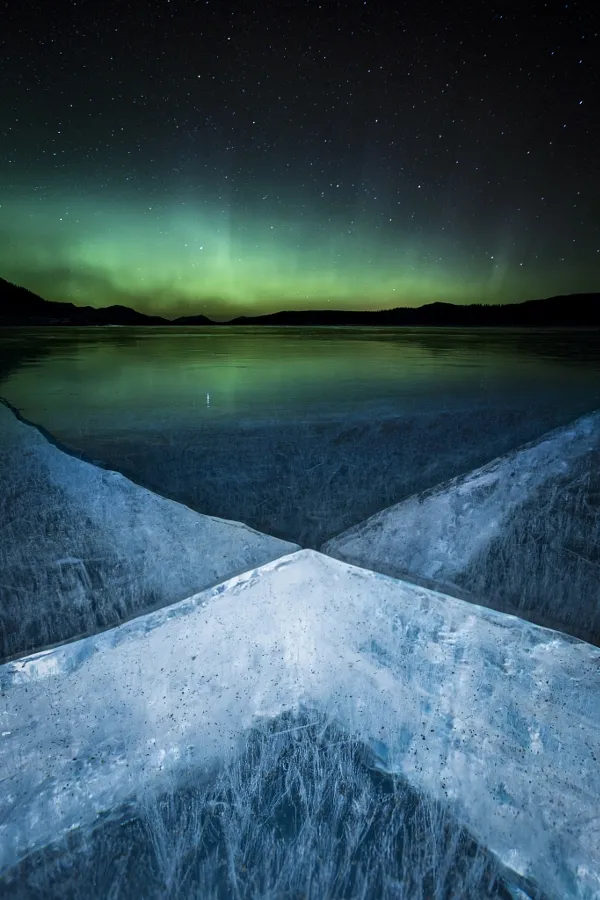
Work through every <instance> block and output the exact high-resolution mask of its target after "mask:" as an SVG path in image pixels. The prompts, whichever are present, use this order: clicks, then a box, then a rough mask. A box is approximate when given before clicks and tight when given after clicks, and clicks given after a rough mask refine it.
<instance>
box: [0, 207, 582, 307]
mask: <svg viewBox="0 0 600 900" xmlns="http://www.w3.org/2000/svg"><path fill="white" fill-rule="evenodd" d="M0 237H1V238H3V239H2V240H1V241H0V248H1V249H0V273H1V274H2V276H3V277H5V278H8V279H10V280H12V281H15V282H16V283H19V284H23V285H25V286H26V287H29V288H30V289H31V290H34V291H36V292H38V293H39V294H41V295H42V296H44V297H46V298H47V299H50V300H70V301H73V302H75V303H77V304H80V305H85V304H90V305H93V306H106V305H110V304H113V303H123V304H125V305H128V306H132V307H134V308H137V309H140V310H142V311H144V312H153V313H158V314H161V315H165V316H168V317H175V316H177V315H186V314H187V315H189V314H193V313H204V314H206V315H209V316H214V317H215V318H227V317H231V316H235V315H242V314H250V315H252V314H257V313H261V312H271V311H275V310H278V309H285V308H288V309H289V308H296V309H297V308H319V307H325V306H330V307H332V308H333V307H339V308H349V309H352V308H357V309H367V308H371V309H377V308H389V307H392V306H419V305H421V304H423V303H428V302H433V301H436V300H444V301H449V302H455V303H456V302H458V303H473V302H485V303H490V302H514V301H519V300H524V299H529V298H531V297H534V296H540V295H544V294H552V293H557V292H559V291H560V290H563V289H564V290H567V291H572V290H573V289H580V288H581V287H582V285H583V282H584V281H585V278H586V277H587V276H586V273H582V272H579V274H578V280H579V284H576V285H574V284H573V279H572V277H571V279H570V280H569V279H567V276H566V273H565V272H564V271H563V272H562V274H561V275H560V276H559V275H557V273H556V272H554V271H552V270H551V269H549V268H547V267H546V269H545V271H544V272H542V273H541V274H540V272H539V271H536V270H535V268H533V266H527V265H523V263H522V262H518V256H516V255H515V253H516V251H515V250H514V248H513V249H512V250H510V251H509V250H508V249H507V245H506V242H504V244H503V245H502V246H499V247H498V248H495V247H492V248H488V249H487V250H486V252H485V253H483V252H481V253H479V254H475V253H474V252H472V250H467V248H466V244H461V243H460V242H459V241H457V240H456V236H454V239H451V238H450V237H448V236H446V235H444V233H443V232H438V233H436V234H429V235H426V234H423V233H420V234H417V233H416V232H415V229H414V227H413V226H412V225H411V220H410V218H408V219H407V221H406V222H404V223H402V222H400V224H399V225H398V223H396V222H394V223H392V221H391V219H390V220H389V221H379V220H377V221H375V220H369V219H367V218H365V217H363V218H362V219H361V217H360V216H358V217H357V218H356V219H353V218H351V217H348V218H347V219H345V218H343V217H340V218H338V219H337V220H332V219H327V220H323V219H322V218H320V217H319V216H318V215H317V213H316V212H314V213H311V212H310V211H309V210H307V209H305V208H304V207H303V205H299V206H298V207H297V209H296V215H294V211H293V209H291V208H287V211H286V212H285V213H283V212H281V211H279V212H278V211H277V210H275V211H272V212H271V213H269V210H268V208H267V207H266V206H265V212H264V214H263V215H262V216H259V215H258V214H257V213H256V211H253V212H250V211H244V210H243V209H240V210H238V211H234V210H232V209H231V208H230V207H227V208H226V209H219V208H218V207H216V206H209V205H208V204H201V203H196V204H195V205H192V204H182V203H179V204H178V205H172V204H171V205H165V204H163V205H160V204H156V205H155V204H153V203H152V202H151V201H148V202H145V203H142V202H141V201H140V200H139V199H135V198H134V199H129V200H125V199H122V200H120V201H119V202H118V203H117V202H109V201H100V200H98V199H96V198H94V197H87V198H77V199H74V198H71V199H69V198H68V197H65V196H58V195H54V196H48V195H47V196H39V197H38V198H36V199H31V198H29V199H23V198H22V197H21V198H19V197H12V198H9V199H8V200H5V201H4V202H3V203H2V206H1V207H0ZM490 250H491V251H492V252H489V251H490ZM570 275H571V276H572V273H570Z"/></svg>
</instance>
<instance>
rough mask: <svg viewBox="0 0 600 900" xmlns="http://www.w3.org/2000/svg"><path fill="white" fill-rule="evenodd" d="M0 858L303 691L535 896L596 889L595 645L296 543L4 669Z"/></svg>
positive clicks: (235, 735)
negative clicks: (447, 808)
mask: <svg viewBox="0 0 600 900" xmlns="http://www.w3.org/2000/svg"><path fill="white" fill-rule="evenodd" d="M0 688H1V691H2V697H1V704H2V706H1V709H2V713H1V718H0V734H1V735H2V738H1V741H0V771H1V772H2V773H3V778H4V780H3V783H2V792H1V793H0V822H1V825H0V869H5V868H6V867H9V866H11V865H12V864H13V863H14V862H15V861H17V860H18V859H20V858H22V857H24V855H25V854H27V853H28V852H29V851H30V850H32V849H33V848H35V847H40V846H44V845H45V844H47V843H48V842H50V841H51V840H52V839H54V838H55V837H57V836H58V835H60V834H63V833H65V832H66V831H67V830H68V829H70V828H73V827H76V826H77V825H81V826H88V825H91V824H92V823H93V822H94V821H96V820H97V818H98V816H100V815H102V814H103V813H106V812H107V811H109V810H111V809H114V808H115V807H116V806H117V805H118V804H120V803H121V802H123V801H124V800H126V798H128V797H131V796H132V795H133V794H134V793H135V792H136V791H137V790H141V789H142V788H143V787H144V786H147V785H148V784H154V785H156V784H158V783H159V782H160V779H161V778H163V777H164V778H167V777H173V776H176V773H177V771H178V770H180V769H181V768H182V767H184V768H186V769H188V770H189V767H190V765H192V766H193V765H197V766H198V767H199V768H205V767H206V766H208V765H209V764H210V762H211V761H214V760H223V759H225V758H227V757H228V756H229V755H230V754H231V753H232V752H235V750H236V748H237V747H238V745H239V744H238V742H239V739H240V738H241V736H242V734H243V733H244V731H245V729H247V728H249V727H250V726H251V725H253V724H254V723H255V722H256V720H257V718H272V717H275V716H277V715H278V714H280V713H282V712H283V711H285V710H293V709H298V708H300V707H301V706H303V707H305V708H311V709H315V710H317V711H318V712H319V713H322V714H324V715H328V716H331V717H332V718H334V719H335V721H336V722H337V723H338V724H339V726H340V727H342V728H343V729H345V730H346V731H347V732H350V733H351V734H353V735H354V736H356V737H357V738H358V739H360V740H364V741H366V742H368V743H369V744H370V746H371V747H372V749H373V751H374V752H375V754H376V755H377V757H378V759H379V761H380V765H381V767H382V768H384V769H386V770H390V771H397V772H400V773H402V774H403V775H404V776H405V777H406V778H407V779H408V781H409V782H410V783H411V784H413V785H414V786H415V787H416V788H417V789H419V790H421V791H423V792H424V793H425V794H426V795H427V796H430V797H432V798H438V799H442V800H447V801H448V802H449V803H450V805H451V807H452V809H453V811H454V812H455V813H456V815H457V817H458V818H459V820H460V821H463V822H464V823H465V824H466V825H467V826H468V827H469V828H470V829H471V830H472V832H473V834H474V836H475V837H476V838H477V839H478V840H479V841H480V842H481V843H482V844H484V845H485V846H487V847H489V848H490V849H491V850H492V851H493V852H494V853H496V854H497V855H498V856H499V858H500V859H501V861H502V862H503V863H504V864H506V865H508V866H509V867H510V868H512V869H513V870H515V871H516V872H518V873H520V874H521V875H524V876H527V877H531V878H533V879H534V880H535V881H536V882H538V883H539V884H540V886H541V887H542V888H543V889H544V890H545V891H546V892H547V893H548V894H549V895H550V896H555V897H557V898H558V897H560V898H561V900H568V898H592V897H600V820H599V818H598V809H600V765H599V760H600V650H598V649H597V648H595V647H592V646H591V645H588V644H585V643H583V642H580V641H576V640H574V639H572V638H568V637H565V636H563V635H561V634H559V633H557V632H553V631H549V630H547V629H543V628H539V627H537V626H535V625H532V624H530V623H528V622H525V621H523V620H520V619H517V618H515V617H511V616H506V615H503V614H501V613H497V612H494V611H493V610H489V609H484V608H482V607H479V606H476V605H474V604H470V603H465V602H463V601H461V600H458V599H456V598H452V597H448V596H444V595H441V594H438V593H435V592H433V591H429V590H427V589H425V588H421V587H418V586H415V585H411V584H407V583H404V582H401V581H397V580H395V579H392V578H388V577H386V576H383V575H380V574H377V573H374V572H370V571H366V570H363V569H358V568H356V567H353V566H350V565H347V564H345V563H342V562H339V561H337V560H333V559H330V558H327V557H324V556H322V555H321V554H318V553H316V552H314V551H308V550H304V551H300V552H298V553H294V554H291V555H289V556H287V557H284V558H283V559H280V560H277V561H275V562H271V563H269V564H267V565H265V566H263V567H260V568H258V569H256V570H254V571H252V572H249V573H246V574H244V575H239V576H236V577H235V578H233V579H231V580H229V581H228V582H226V583H225V584H223V585H219V586H217V587H215V588H211V589H209V590H207V591H204V592H203V593H200V594H198V595H196V596H194V597H192V598H189V599H187V600H185V601H183V602H181V603H178V604H174V605H172V606H170V607H166V608H163V609H161V610H158V611H156V612H153V613H150V614H148V615H146V616H143V617H139V618H138V619H135V620H132V621H130V622H128V623H126V624H124V625H121V626H120V627H118V628H115V629H112V630H111V631H108V632H105V633H103V634H100V635H95V636H93V637H89V638H86V639H84V640H80V641H76V642H73V643H71V644H68V645H64V646H62V647H59V648H56V649H54V650H52V651H47V652H45V653H40V654H37V655H34V656H30V657H28V658H25V659H22V660H19V661H15V662H12V663H8V664H6V665H4V666H3V667H0Z"/></svg>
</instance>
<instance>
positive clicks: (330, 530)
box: [0, 326, 600, 547]
mask: <svg viewBox="0 0 600 900" xmlns="http://www.w3.org/2000/svg"><path fill="white" fill-rule="evenodd" d="M0 375H1V376H2V380H1V381H0V395H2V396H4V397H5V398H6V399H7V400H9V402H10V403H12V404H13V405H14V406H16V407H17V408H18V409H19V410H20V411H21V412H22V414H23V415H24V416H25V417H26V418H28V419H30V420H31V421H33V422H35V423H37V424H40V425H42V426H44V427H45V428H46V429H47V430H48V431H49V432H51V434H53V435H54V436H55V437H56V438H57V439H58V440H59V441H61V442H62V443H64V444H66V445H67V446H69V447H71V448H73V449H75V450H78V451H80V452H83V453H84V454H86V455H87V456H88V457H90V458H91V459H93V460H95V461H97V462H99V463H101V464H103V465H106V466H109V467H111V468H114V469H116V470H118V471H121V472H123V473H124V474H125V475H127V476H128V477H130V478H132V479H133V480H135V481H137V482H139V483H141V484H143V485H145V486H148V487H150V488H152V489H154V490H157V491H158V492H160V493H162V494H163V495H165V496H167V497H170V498H172V499H175V500H179V501H181V502H183V503H186V504H188V505H189V506H191V507H192V508H194V509H196V510H198V511H200V512H203V513H207V514H210V515H217V516H222V517H224V518H231V519H236V520H240V521H243V522H246V523H247V524H249V525H251V526H252V527H254V528H257V529H259V530H261V531H265V532H267V533H270V534H273V535H275V536H277V537H281V538H284V539H286V540H291V541H295V542H298V543H300V544H302V545H303V546H309V547H318V546H320V545H321V544H322V543H323V541H325V540H327V539H329V538H331V537H332V536H334V535H336V534H338V533H339V532H341V531H343V530H344V529H346V528H348V527H350V526H352V525H354V524H356V523H357V522H358V521H360V520H362V519H364V518H366V517H368V516H370V515H372V514H373V513H375V512H378V511H379V510H380V509H382V508H384V507H386V506H389V505H391V504H393V503H396V502H398V501H400V500H402V499H403V498H404V497H406V496H408V495H409V494H411V493H413V492H414V491H417V490H423V489H425V488H428V487H431V486H433V485H435V484H438V483H439V482H440V481H442V480H444V479H447V478H450V477H453V476H455V475H458V474H460V473H462V472H465V471H468V470H469V469H472V468H474V467H475V466H478V465H482V464H483V463H485V462H488V461H489V460H490V459H492V458H494V457H495V456H498V455H499V454H502V453H505V452H507V451H509V450H511V449H513V448H515V447H517V446H519V445H520V444H522V443H524V442H525V441H529V440H533V439H535V438H536V437H538V436H539V435H541V434H542V433H544V432H545V431H547V430H549V429H550V428H554V427H556V426H558V425H562V424H565V423H567V422H569V421H571V420H573V419H574V418H576V417H577V416H580V415H582V414H584V413H587V412H589V411H591V410H593V409H595V408H597V407H598V406H600V332H593V331H591V332H590V331H588V332H585V331H572V332H556V331H545V332H541V331H540V332H531V331H529V332H527V331H518V330H506V331H499V330H491V329H490V330H470V331H458V330H454V329H447V330H443V331H442V330H435V329H359V328H338V329H325V328H322V329H290V328H288V329H283V328H231V327H226V326H220V327H218V328H168V329H167V328H115V327H113V328H88V329H76V328H44V329H41V328H40V329H17V328H12V329H9V328H6V329H4V330H3V331H1V332H0Z"/></svg>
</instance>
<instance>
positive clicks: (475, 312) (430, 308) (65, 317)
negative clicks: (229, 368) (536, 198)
mask: <svg viewBox="0 0 600 900" xmlns="http://www.w3.org/2000/svg"><path fill="white" fill-rule="evenodd" d="M0 325H84V326H85V325H213V326H215V327H219V326H220V325H277V326H286V325H287V326H303V325H304V326H312V327H318V326H340V325H350V326H351V325H355V326H357V325H364V326H370V325H374V326H380V327H386V326H391V325H396V326H403V325H404V326H410V325H420V326H436V325H439V326H459V327H485V326H504V327H543V326H546V327H553V326H554V327H582V326H588V327H600V293H588V294H564V295H560V296H557V297H548V298H546V299H541V300H527V301H525V302H524V303H514V304H507V305H504V306H485V305H483V304H480V303H477V304H472V305H470V306H459V305H455V304H453V303H428V304H426V305H425V306H420V307H416V308H412V307H396V308H394V309H386V310H378V311H376V312H374V311H370V310H366V311H362V312H361V311H354V310H341V309H338V310H334V309H322V310H287V311H282V312H276V313H270V314H269V315H263V316H239V317H238V318H236V319H231V320H230V321H228V322H213V321H212V320H211V319H208V318H207V317H206V316H181V317H180V318H178V319H173V320H172V319H164V318H162V317H161V316H148V315H145V314H144V313H140V312H137V311H136V310H134V309H129V307H127V306H107V307H104V308H102V309H95V308H94V307H92V306H75V304H73V303H56V302H54V301H51V300H44V299H43V298H42V297H38V295H37V294H34V293H32V291H29V290H27V289H26V288H23V287H18V286H17V285H15V284H12V283H11V282H10V281H5V280H4V279H3V278H0Z"/></svg>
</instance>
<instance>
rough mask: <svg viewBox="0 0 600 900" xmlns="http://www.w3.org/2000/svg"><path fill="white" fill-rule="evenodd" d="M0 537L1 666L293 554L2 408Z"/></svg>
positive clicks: (275, 541)
mask: <svg viewBox="0 0 600 900" xmlns="http://www.w3.org/2000/svg"><path fill="white" fill-rule="evenodd" d="M0 533H1V535H2V544H1V549H0V568H1V569H2V576H1V577H0V659H1V658H2V656H5V657H6V656H10V655H14V654H17V653H23V652H25V651H28V650H30V649H37V648H39V647H41V646H45V645H47V644H50V643H56V642H58V641H60V640H65V639H69V638H72V637H75V636H78V635H81V634H82V633H90V632H92V631H97V630H98V628H99V627H102V625H113V624H117V623H118V622H120V621H123V620H124V619H125V618H128V617H130V616H131V615H137V614H139V613H141V612H146V611H147V610H149V609H150V608H153V607H155V606H157V605H162V604H166V603H172V602H174V601H177V600H183V599H185V598H186V597H189V596H190V594H192V593H195V592H197V591H200V590H203V589H205V588H207V587H210V586H212V585H214V584H218V583H219V582H221V581H224V580H225V579H226V578H230V577H231V576H232V575H236V574H239V573H240V572H245V571H247V570H248V569H249V568H252V567H253V566H259V565H262V564H263V563H266V562H269V561H271V560H273V559H276V558H277V557H280V556H283V555H285V554H288V553H290V552H293V551H294V550H296V549H298V545H297V544H291V543H289V542H287V541H282V540H279V539H277V538H274V537H271V536H269V535H266V534H261V533H260V532H258V531H255V530H254V529H252V528H249V527H248V526H246V525H243V524H241V523H240V522H230V521H227V520H225V519H218V518H214V517H212V516H204V515H200V514H199V513H197V512H194V511H193V510H191V509H189V508H188V507H186V506H183V505H182V504H180V503H175V502H173V501H171V500H167V499H165V498H163V497H160V496H157V495H156V494H154V493H152V492H151V491H148V490H146V489H145V488H142V487H139V486H138V485H136V484H133V483H132V482H131V481H129V480H128V479H127V478H124V477H123V476H122V475H120V474H118V473H117V472H111V471H106V470H104V469H100V468H98V467H97V466H94V465H91V464H90V463H87V462H84V461H82V460H79V459H77V458H75V457H73V456H70V455H69V454H67V453H64V452H63V451H61V450H60V449H58V448H57V447H55V446H53V445H52V444H51V443H50V442H49V441H48V440H46V438H45V437H44V436H43V435H42V434H41V433H40V432H39V431H38V430H37V429H36V428H34V427H32V426H30V425H27V424H24V423H23V422H21V421H19V420H18V419H17V418H16V417H15V415H14V414H13V413H12V411H11V410H10V409H9V408H7V407H6V406H4V405H3V404H1V403H0ZM92 610H94V611H93V612H92ZM2 622H4V624H2ZM88 626H89V627H88ZM32 628H33V629H36V631H35V636H34V638H33V639H32V638H31V634H30V629H32ZM3 640H4V641H5V645H4V646H3Z"/></svg>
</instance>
